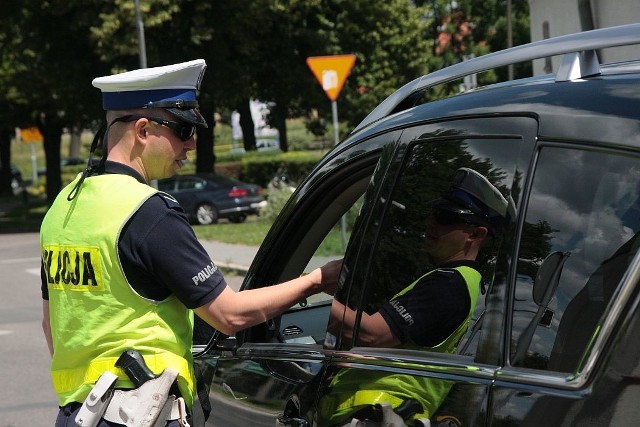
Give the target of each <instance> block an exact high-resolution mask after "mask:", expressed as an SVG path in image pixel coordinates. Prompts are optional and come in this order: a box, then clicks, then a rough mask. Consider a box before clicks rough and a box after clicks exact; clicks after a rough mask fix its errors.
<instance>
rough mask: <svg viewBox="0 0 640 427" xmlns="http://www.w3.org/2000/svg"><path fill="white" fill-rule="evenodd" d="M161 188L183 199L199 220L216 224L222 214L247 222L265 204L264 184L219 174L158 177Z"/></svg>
mask: <svg viewBox="0 0 640 427" xmlns="http://www.w3.org/2000/svg"><path fill="white" fill-rule="evenodd" d="M158 189H159V190H161V191H164V192H166V193H169V194H171V195H172V196H173V197H175V198H176V200H178V202H180V205H182V207H183V208H184V210H185V212H186V213H187V215H188V216H189V218H190V219H191V220H192V221H193V222H195V223H197V224H202V225H206V224H215V223H216V222H218V219H220V218H227V219H228V220H229V221H231V222H236V223H239V222H244V221H245V220H246V219H247V216H248V215H258V214H259V213H260V209H261V208H263V207H264V204H265V199H264V197H263V196H262V187H260V186H259V185H255V184H247V183H244V182H240V181H238V180H237V179H234V178H229V177H225V176H222V175H217V174H208V175H176V176H174V177H172V178H167V179H163V180H160V181H158Z"/></svg>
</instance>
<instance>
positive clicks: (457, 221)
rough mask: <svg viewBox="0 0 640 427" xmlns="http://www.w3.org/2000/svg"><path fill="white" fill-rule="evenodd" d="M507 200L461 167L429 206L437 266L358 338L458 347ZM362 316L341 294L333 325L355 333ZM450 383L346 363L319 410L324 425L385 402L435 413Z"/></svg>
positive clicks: (428, 241) (364, 322)
mask: <svg viewBox="0 0 640 427" xmlns="http://www.w3.org/2000/svg"><path fill="white" fill-rule="evenodd" d="M508 206H509V205H508V202H507V200H506V199H505V198H504V197H503V196H502V194H500V192H499V191H498V190H497V189H496V188H495V187H494V186H493V185H492V184H491V183H490V182H489V181H488V180H487V179H486V178H485V177H483V176H482V175H481V174H479V173H478V172H476V171H474V170H472V169H469V168H461V169H459V170H457V171H456V174H455V176H454V178H453V181H452V183H451V185H450V187H449V189H448V190H447V191H446V192H445V193H444V194H443V195H442V197H441V198H440V199H436V200H433V201H432V202H430V203H429V206H428V207H427V208H426V220H425V223H424V225H425V231H424V233H423V236H424V247H425V252H426V253H427V254H428V255H429V256H430V258H431V261H433V265H435V266H436V267H435V268H434V269H433V270H431V271H430V272H428V273H427V274H425V275H423V276H422V277H420V278H419V279H418V280H416V281H415V282H413V283H411V284H410V285H409V286H407V287H405V288H404V289H403V290H401V291H400V292H398V293H397V294H396V295H394V296H393V297H392V298H391V299H390V300H389V301H388V302H386V303H384V304H383V305H382V307H381V308H380V309H379V310H378V311H377V312H376V313H374V314H367V313H365V312H363V313H362V319H361V321H360V326H359V330H358V344H359V345H365V346H375V347H402V348H409V349H421V350H426V351H434V352H442V353H454V352H455V351H456V348H457V345H458V344H459V342H460V340H461V339H462V337H463V336H464V334H465V332H466V330H467V328H468V327H469V323H470V320H471V316H472V314H473V312H474V309H475V307H476V301H477V299H478V294H479V292H480V286H481V280H482V277H481V275H480V272H479V271H478V264H477V262H476V258H477V257H478V253H479V251H480V249H481V247H482V246H483V244H484V243H485V242H486V241H487V239H488V238H489V237H491V236H493V237H495V236H496V235H498V234H499V233H500V232H501V230H502V229H503V228H504V227H505V226H506V224H507V222H508V216H509V215H508V214H507V208H508ZM343 316H344V317H343ZM355 316H356V312H355V311H354V310H353V309H351V308H349V307H345V305H344V304H342V303H340V302H339V301H337V300H336V299H334V301H333V305H332V308H331V317H330V321H329V331H330V332H332V333H334V334H335V333H341V334H342V337H343V338H346V339H351V338H352V337H353V333H354V331H353V329H352V328H353V325H354V324H355V322H354V319H355ZM450 386H451V385H450V383H449V382H446V381H441V380H440V381H438V380H431V379H428V378H424V377H412V376H407V375H394V374H388V373H385V372H379V371H366V370H361V369H348V368H345V369H342V370H340V371H339V372H338V373H337V374H336V376H335V377H334V378H333V380H332V382H331V391H330V393H329V394H328V395H327V396H326V397H325V399H324V400H323V401H322V402H321V406H320V413H321V415H322V416H326V417H327V418H326V420H325V421H326V423H323V425H324V424H326V425H342V424H344V423H347V424H348V423H349V421H350V420H351V419H352V418H354V417H355V418H361V417H362V418H370V416H371V413H370V409H371V407H372V405H375V404H377V403H383V402H385V403H388V404H390V405H391V407H393V408H397V407H399V406H401V405H402V404H403V403H406V402H407V401H409V399H415V400H416V401H417V403H419V406H414V407H413V408H412V409H407V411H409V412H410V414H408V415H406V414H405V416H407V417H408V418H409V419H417V418H428V417H429V416H430V414H432V413H433V411H434V410H435V409H436V408H437V407H438V406H439V405H440V403H441V402H442V400H443V399H444V397H445V396H446V394H447V392H448V390H449V388H450ZM359 411H360V412H359ZM385 421H387V420H385ZM373 425H375V424H373ZM385 425H386V424H385Z"/></svg>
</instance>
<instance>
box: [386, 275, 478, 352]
mask: <svg viewBox="0 0 640 427" xmlns="http://www.w3.org/2000/svg"><path fill="white" fill-rule="evenodd" d="M470 308H471V297H470V296H469V291H468V289H467V285H466V283H465V281H464V279H463V277H462V275H460V273H458V272H457V271H455V270H437V271H435V272H433V273H431V274H429V275H427V276H425V277H423V278H422V279H420V281H419V282H418V283H417V284H416V285H415V286H414V287H413V289H411V290H410V291H408V292H406V293H405V294H404V295H401V296H399V297H398V298H395V299H392V300H391V301H389V302H387V303H385V304H384V305H383V306H382V307H381V308H380V314H381V315H382V317H383V318H384V319H385V321H386V322H387V324H388V325H389V328H390V329H391V332H392V333H393V334H394V335H395V336H396V338H398V340H400V342H401V343H403V344H405V343H407V342H414V343H415V344H417V345H420V346H425V347H433V346H436V345H438V344H440V343H441V342H442V341H444V339H446V338H447V337H448V336H449V335H451V333H453V332H454V331H455V330H456V329H457V328H458V326H460V324H461V323H462V322H464V320H465V319H466V317H467V315H468V314H469V310H470Z"/></svg>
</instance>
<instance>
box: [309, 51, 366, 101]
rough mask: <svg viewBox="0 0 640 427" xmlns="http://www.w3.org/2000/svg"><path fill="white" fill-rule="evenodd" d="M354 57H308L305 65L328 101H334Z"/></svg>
mask: <svg viewBox="0 0 640 427" xmlns="http://www.w3.org/2000/svg"><path fill="white" fill-rule="evenodd" d="M355 62H356V56H355V55H331V56H310V57H308V58H307V65H308V66H309V68H310V69H311V71H312V72H313V75H314V76H316V79H318V82H319V83H320V85H321V86H322V89H323V90H324V91H325V93H326V94H327V96H328V97H329V99H330V100H332V101H335V100H336V99H338V95H340V91H341V90H342V86H344V82H345V81H346V80H347V77H348V76H349V73H350V72H351V68H352V67H353V64H355Z"/></svg>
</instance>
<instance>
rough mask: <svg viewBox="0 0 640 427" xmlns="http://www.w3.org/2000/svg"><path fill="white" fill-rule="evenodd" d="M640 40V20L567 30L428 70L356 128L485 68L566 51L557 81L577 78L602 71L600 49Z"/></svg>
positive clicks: (397, 91)
mask: <svg viewBox="0 0 640 427" xmlns="http://www.w3.org/2000/svg"><path fill="white" fill-rule="evenodd" d="M638 43H640V24H629V25H620V26H616V27H607V28H600V29H596V30H590V31H583V32H580V33H574V34H567V35H563V36H558V37H553V38H549V39H544V40H538V41H535V42H532V43H528V44H525V45H520V46H515V47H512V48H509V49H505V50H501V51H498V52H493V53H489V54H487V55H483V56H478V57H476V58H473V59H469V60H467V61H463V62H459V63H457V64H454V65H451V66H449V67H446V68H442V69H440V70H437V71H434V72H432V73H429V74H426V75H424V76H422V77H418V78H417V79H415V80H413V81H411V82H409V83H407V84H406V85H404V86H402V87H401V88H400V89H398V90H396V91H395V92H394V93H392V94H391V95H390V96H389V97H387V98H386V99H385V100H384V101H382V102H381V103H380V104H379V105H378V106H377V107H376V108H374V109H373V111H371V112H370V113H369V115H367V117H365V118H364V120H362V122H360V124H358V125H357V126H356V127H355V128H354V129H353V131H352V133H356V132H357V131H359V130H360V129H363V128H365V127H366V126H368V125H370V124H372V123H373V122H376V121H378V120H380V119H382V118H384V117H386V116H389V115H391V114H393V113H396V112H399V111H403V110H405V109H408V108H411V107H413V106H414V105H415V102H416V101H417V100H418V99H419V98H420V96H421V95H422V93H424V92H425V91H426V90H427V89H429V88H431V87H433V86H436V85H439V84H443V83H447V82H450V81H452V80H456V79H459V78H462V77H465V76H468V75H471V74H475V73H479V72H482V71H486V70H490V69H494V68H498V67H502V66H506V65H513V64H517V63H520V62H526V61H531V60H534V59H540V58H546V57H549V56H555V55H562V54H566V56H565V57H564V58H563V62H562V65H561V66H560V68H559V70H558V72H557V73H556V81H566V80H573V79H578V78H582V77H588V76H593V75H597V74H599V73H600V64H599V62H598V57H597V55H596V51H597V50H598V49H603V48H607V47H615V46H625V45H631V44H638Z"/></svg>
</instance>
